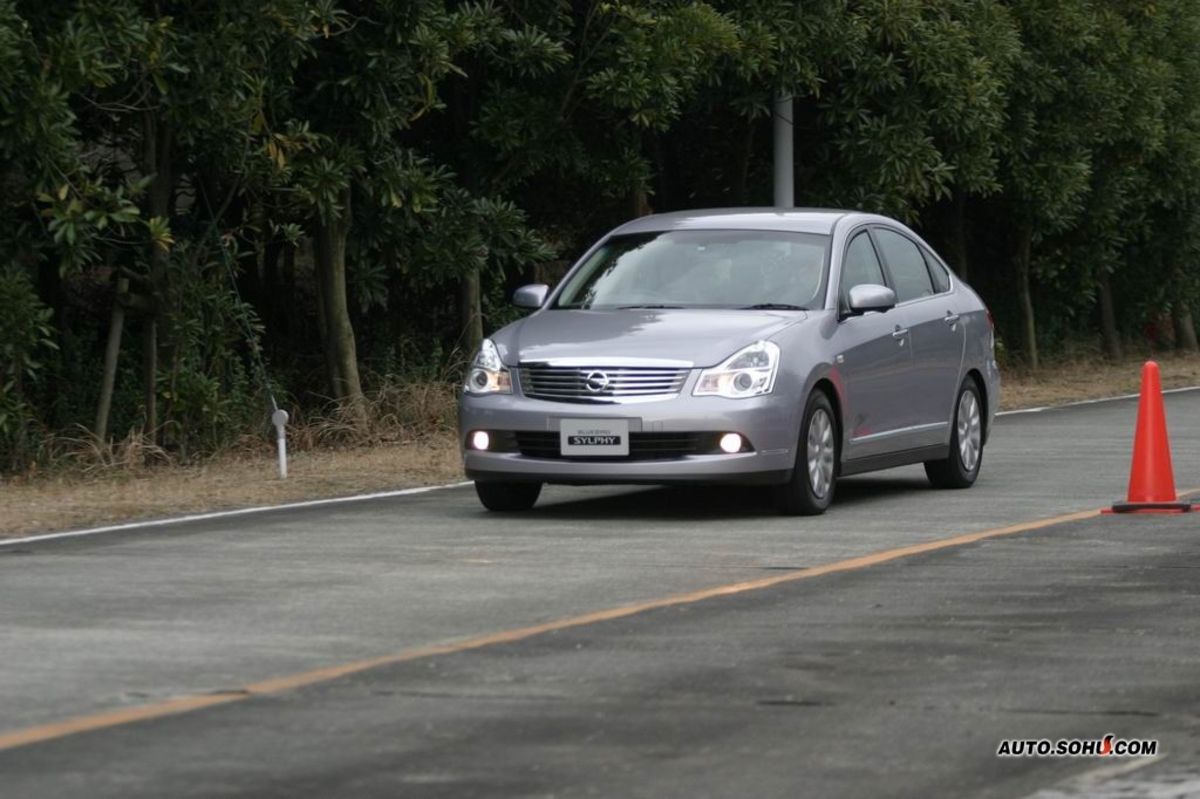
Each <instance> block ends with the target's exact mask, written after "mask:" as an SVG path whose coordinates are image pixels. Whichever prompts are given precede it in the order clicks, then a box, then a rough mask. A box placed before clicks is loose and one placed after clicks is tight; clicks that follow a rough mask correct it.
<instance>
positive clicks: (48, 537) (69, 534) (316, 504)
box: [0, 481, 471, 547]
mask: <svg viewBox="0 0 1200 799" xmlns="http://www.w3.org/2000/svg"><path fill="white" fill-rule="evenodd" d="M468 485H471V483H470V481H467V482H462V483H446V484H444V485H435V486H421V487H420V488H402V489H399V490H397V491H379V492H376V493H374V494H352V495H350V496H348V497H330V498H329V499H310V500H306V501H304V502H287V503H284V504H282V505H259V506H256V507H253V508H238V509H235V510H219V511H210V512H209V513H193V514H190V515H188V516H170V517H168V518H166V519H147V520H146V521H142V522H124V523H122V524H109V525H105V526H104V527H89V528H87V529H85V530H66V531H64V532H61V533H45V534H43V535H30V536H25V537H24V538H7V539H0V547H9V546H13V545H14V544H32V543H35V542H38V541H53V540H55V539H59V538H80V537H83V536H88V535H99V534H100V533H117V532H121V531H122V530H139V529H142V528H145V527H165V526H167V525H171V524H185V523H187V522H202V521H207V520H208V519H229V518H232V517H235V516H250V515H252V514H255V513H266V512H267V511H274V510H295V509H297V508H320V507H323V506H325V505H340V504H343V503H347V502H362V501H364V500H368V499H389V498H391V497H407V496H411V495H413V494H425V493H428V492H430V491H441V490H442V489H445V488H461V487H462V486H468Z"/></svg>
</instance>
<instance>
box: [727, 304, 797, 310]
mask: <svg viewBox="0 0 1200 799" xmlns="http://www.w3.org/2000/svg"><path fill="white" fill-rule="evenodd" d="M738 310H740V311H807V310H808V309H807V308H805V307H804V306H803V305H790V304H788V303H786V302H760V303H757V304H755V305H743V306H742V307H741V308H739V309H738Z"/></svg>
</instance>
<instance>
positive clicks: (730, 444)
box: [721, 433, 742, 455]
mask: <svg viewBox="0 0 1200 799" xmlns="http://www.w3.org/2000/svg"><path fill="white" fill-rule="evenodd" d="M721 450H722V451H724V452H728V453H729V454H731V455H732V454H733V453H735V452H741V451H742V437H741V436H739V435H738V434H737V433H726V434H725V435H723V436H721Z"/></svg>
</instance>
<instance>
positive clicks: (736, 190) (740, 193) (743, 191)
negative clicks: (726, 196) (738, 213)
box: [730, 119, 755, 205]
mask: <svg viewBox="0 0 1200 799" xmlns="http://www.w3.org/2000/svg"><path fill="white" fill-rule="evenodd" d="M754 125H755V120H753V119H748V120H746V130H745V132H744V133H743V134H742V141H741V143H740V145H739V146H737V147H736V148H734V153H733V175H732V176H731V177H732V180H731V181H730V191H731V193H732V194H733V203H734V205H748V204H749V202H750V195H749V193H748V191H747V186H748V183H749V180H750V159H751V157H752V156H753V155H754Z"/></svg>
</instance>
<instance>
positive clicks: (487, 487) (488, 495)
mask: <svg viewBox="0 0 1200 799" xmlns="http://www.w3.org/2000/svg"><path fill="white" fill-rule="evenodd" d="M475 493H476V494H478V495H479V501H480V502H482V503H483V507H485V508H487V509H488V510H497V511H515V510H529V509H530V508H532V507H533V505H534V503H535V502H537V498H538V494H540V493H542V484H541V483H502V482H491V481H487V482H480V481H478V480H476V481H475Z"/></svg>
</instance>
